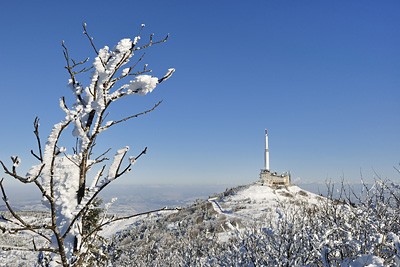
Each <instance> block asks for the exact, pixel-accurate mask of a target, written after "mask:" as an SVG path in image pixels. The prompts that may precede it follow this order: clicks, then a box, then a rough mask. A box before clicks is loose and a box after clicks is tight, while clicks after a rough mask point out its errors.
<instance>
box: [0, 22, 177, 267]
mask: <svg viewBox="0 0 400 267" xmlns="http://www.w3.org/2000/svg"><path fill="white" fill-rule="evenodd" d="M143 27H144V24H142V27H141V30H140V32H139V34H138V36H136V37H135V38H133V40H131V39H122V40H120V41H119V42H118V44H117V45H116V46H114V48H113V49H110V48H109V47H108V46H105V47H104V48H102V49H100V50H97V49H96V46H95V45H94V43H93V38H92V37H90V35H89V34H88V32H87V29H86V24H83V30H84V34H85V35H86V36H87V37H88V39H89V42H90V45H91V46H92V47H93V49H94V51H95V53H96V57H95V59H94V62H93V66H91V67H89V68H88V67H85V64H86V63H87V61H88V60H89V58H87V59H85V60H83V61H75V60H74V59H73V58H72V57H70V54H69V51H68V49H67V47H66V45H65V43H64V42H62V47H63V52H64V56H65V59H66V67H65V68H66V70H67V71H68V74H69V77H70V78H69V81H68V87H69V88H70V89H71V90H72V93H73V94H74V95H75V96H76V102H75V103H74V104H73V105H72V106H71V107H68V106H67V104H66V101H65V98H64V97H63V98H61V99H60V107H61V109H62V110H63V111H64V112H65V118H64V119H63V120H61V122H59V123H57V124H55V125H54V127H53V129H52V131H51V133H50V135H49V137H48V139H47V142H46V144H45V145H44V147H43V146H42V143H41V140H40V137H39V119H38V118H36V119H35V121H34V133H35V136H36V138H37V143H38V152H34V151H31V153H32V155H33V156H35V158H36V159H37V160H39V161H40V163H39V164H38V165H35V166H33V167H32V168H31V169H30V171H29V172H28V173H27V174H26V176H20V175H19V174H17V168H18V165H19V163H20V158H18V157H11V159H12V164H13V165H12V167H7V166H6V164H4V163H3V162H2V161H0V163H1V165H2V167H3V169H4V171H5V173H6V174H8V175H10V176H12V177H14V178H15V179H17V180H19V181H20V182H22V183H33V184H35V185H36V187H37V188H38V189H39V190H40V192H41V194H42V195H43V202H44V204H45V205H46V206H47V207H48V209H49V213H50V216H51V217H50V220H49V223H45V224H44V225H43V224H42V225H33V224H30V223H29V222H27V221H25V220H24V219H23V218H22V217H20V216H19V215H18V214H16V213H15V212H14V211H13V209H12V207H11V205H10V203H9V201H8V199H7V196H6V192H5V190H4V187H3V180H2V181H1V182H0V185H1V189H2V194H3V199H4V201H5V203H6V205H7V207H8V209H9V210H10V212H11V214H12V215H13V217H14V218H13V219H12V220H11V219H7V218H3V219H4V220H7V221H8V222H9V223H10V227H9V228H3V229H2V230H3V232H4V231H7V232H9V233H18V232H20V231H33V232H35V233H36V234H37V235H38V238H44V239H46V240H47V241H48V246H46V247H37V246H36V244H35V241H34V240H33V247H34V249H35V250H36V251H39V252H41V253H42V254H43V255H45V256H44V260H43V261H42V264H44V265H47V264H48V265H50V266H54V265H57V264H61V265H63V266H81V265H84V264H85V258H87V257H89V256H90V255H89V254H90V253H91V250H90V247H91V246H92V244H93V242H94V240H95V239H96V236H97V235H98V231H99V230H100V228H101V226H102V225H104V224H107V223H111V222H113V221H116V220H120V219H123V218H113V219H108V218H106V217H105V218H103V220H101V221H100V223H99V225H98V226H97V227H93V226H91V227H89V228H88V227H87V225H85V223H86V222H85V217H86V216H87V214H88V213H89V211H90V210H91V209H92V208H93V204H95V203H94V202H95V200H96V198H97V196H98V194H99V193H100V192H101V191H102V190H103V189H104V188H105V187H106V186H108V185H109V184H110V183H111V182H112V181H114V180H115V179H117V178H118V177H120V176H122V175H123V174H125V173H127V172H129V171H130V168H131V167H132V165H133V164H135V162H136V161H137V160H138V159H139V158H140V157H141V156H142V155H143V154H145V153H146V149H147V148H145V149H144V150H143V151H141V152H140V153H139V154H138V155H137V156H131V157H129V159H128V160H127V162H128V163H126V166H123V160H124V159H125V158H126V157H127V153H128V151H129V147H128V146H126V147H124V148H121V149H119V150H118V151H116V153H115V155H114V157H113V159H112V160H111V164H110V165H109V167H108V168H107V167H106V165H103V166H101V167H100V168H99V171H98V172H97V173H96V174H95V175H91V174H90V170H91V169H93V167H94V166H95V165H96V164H103V163H104V162H105V161H107V160H108V159H107V157H106V154H107V153H108V152H109V150H107V151H105V152H104V153H102V154H100V155H94V152H93V148H94V146H95V144H96V140H97V137H98V136H99V134H101V133H102V132H103V131H105V130H108V129H109V128H111V127H113V126H114V125H116V124H120V123H122V122H125V121H127V120H130V119H132V118H136V117H138V116H141V115H144V114H146V113H149V112H151V111H153V110H154V109H155V108H157V106H158V105H160V103H161V101H160V102H159V103H157V104H156V105H155V106H154V107H152V108H151V109H148V110H146V111H143V112H141V113H138V114H134V115H132V116H129V117H125V118H121V119H119V120H114V121H106V117H107V115H108V109H109V107H110V106H111V104H113V103H115V102H117V101H118V100H119V99H121V98H123V97H126V96H130V95H139V96H143V95H146V94H148V93H151V92H152V91H153V90H154V89H155V88H156V86H157V85H158V84H159V83H161V82H163V81H165V80H167V79H168V78H169V77H170V76H171V75H172V73H173V72H174V71H175V70H174V69H172V68H171V69H168V70H167V72H166V74H165V75H164V76H163V77H162V78H157V77H154V76H151V75H149V73H150V72H151V70H150V69H148V67H147V64H144V65H142V66H141V68H140V69H139V64H140V62H141V61H142V59H143V56H144V54H143V55H142V56H141V57H139V58H138V59H137V60H136V61H135V62H134V63H133V64H132V65H130V66H128V67H125V66H126V65H127V64H128V63H129V62H130V61H131V59H132V57H133V56H134V54H135V53H136V52H137V51H139V50H143V49H147V48H149V47H150V46H152V45H154V44H158V43H163V42H165V41H166V40H167V38H168V35H167V37H165V38H164V39H162V40H160V41H156V42H154V41H153V34H151V35H150V39H149V41H148V42H146V43H145V44H144V45H139V41H140V39H141V37H140V35H141V32H142V29H143ZM88 71H92V73H91V78H90V84H89V85H88V86H86V87H85V86H84V85H83V84H82V83H81V82H80V81H78V78H77V76H78V75H79V74H82V73H85V72H88ZM123 81H125V83H123ZM120 83H122V85H120V86H119V84H120ZM68 126H72V127H73V131H72V134H73V138H76V139H77V145H76V148H74V149H73V153H70V154H67V153H66V148H65V147H63V146H62V145H61V144H60V137H61V135H62V134H64V132H65V130H66V128H67V127H68ZM133 216H134V215H133ZM125 218H126V217H125ZM87 229H91V231H88V230H87ZM49 233H50V234H49Z"/></svg>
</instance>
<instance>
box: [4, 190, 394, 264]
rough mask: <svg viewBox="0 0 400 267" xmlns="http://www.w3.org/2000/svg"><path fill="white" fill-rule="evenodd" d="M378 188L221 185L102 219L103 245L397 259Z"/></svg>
mask: <svg viewBox="0 0 400 267" xmlns="http://www.w3.org/2000/svg"><path fill="white" fill-rule="evenodd" d="M383 189H384V188H383V187H379V186H378V185H377V186H375V187H373V188H372V189H370V191H369V192H368V194H369V195H370V196H372V193H374V195H375V196H377V197H375V198H372V197H369V198H368V199H367V200H368V201H366V202H365V203H364V202H360V205H359V206H357V207H355V206H354V204H351V205H349V204H346V203H345V201H343V200H341V201H337V200H333V199H330V198H325V197H322V196H319V195H316V194H313V193H311V192H308V191H305V190H303V189H301V188H300V187H298V186H295V185H291V186H282V187H279V188H271V187H268V186H261V185H260V184H257V183H254V184H250V185H246V186H239V187H236V188H229V189H227V190H226V191H225V192H223V193H219V194H214V195H213V196H210V197H209V198H208V199H201V200H196V201H195V202H194V203H193V204H191V205H187V206H186V207H183V208H182V210H180V211H164V212H158V213H153V214H150V215H146V216H141V217H135V218H132V219H130V220H127V221H121V222H119V223H114V224H112V225H107V226H105V227H104V228H103V231H102V233H101V234H102V236H103V237H105V238H106V240H107V243H104V245H103V249H104V250H105V251H107V253H108V255H109V258H110V261H109V262H110V263H109V265H110V266H166V265H172V266H267V265H268V266H286V265H288V266H353V267H355V266H388V265H391V266H398V265H396V264H400V239H399V228H400V219H399V212H398V206H397V209H396V206H395V204H396V203H395V202H393V201H394V200H393V198H391V199H388V200H386V199H385V200H382V198H379V197H378V196H382V195H383V194H384V192H383V191H382V190H383ZM394 189H396V188H394ZM394 189H393V188H391V189H390V190H391V191H390V192H392V195H393V192H396V194H397V195H395V194H394V196H398V191H399V190H397V191H394ZM385 194H386V193H385ZM385 196H387V194H386V195H385ZM392 204H393V205H392ZM391 205H392V206H391ZM397 205H398V202H397ZM378 207H379V208H378ZM5 216H7V215H5ZM24 216H27V217H29V216H30V217H29V218H30V220H40V218H39V217H38V216H36V215H35V214H34V213H29V214H27V213H26V214H24ZM2 223H5V222H1V223H0V226H1V224H2ZM24 240H25V242H24ZM31 240H32V236H28V235H23V234H18V235H17V236H13V239H10V237H9V236H5V235H0V244H1V245H2V246H3V247H12V246H18V247H19V248H24V247H25V248H32V241H31ZM35 241H36V238H35ZM35 257H36V253H35V252H32V251H30V252H29V251H16V252H15V251H13V252H10V251H2V252H1V253H0V266H31V265H32V264H33V263H34V261H35ZM24 264H25V265H24Z"/></svg>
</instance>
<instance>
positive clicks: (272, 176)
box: [260, 169, 290, 185]
mask: <svg viewBox="0 0 400 267" xmlns="http://www.w3.org/2000/svg"><path fill="white" fill-rule="evenodd" d="M260 183H261V184H262V185H264V184H265V185H288V184H290V174H288V173H286V172H285V173H283V174H277V173H276V172H270V171H269V170H266V169H263V170H261V172H260Z"/></svg>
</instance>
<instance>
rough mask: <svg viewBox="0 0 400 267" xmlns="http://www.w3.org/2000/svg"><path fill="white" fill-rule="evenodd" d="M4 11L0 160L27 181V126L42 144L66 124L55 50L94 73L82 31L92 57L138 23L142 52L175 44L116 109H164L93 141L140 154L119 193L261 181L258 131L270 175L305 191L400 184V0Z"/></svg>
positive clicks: (7, 6) (43, 6) (100, 4)
mask: <svg viewBox="0 0 400 267" xmlns="http://www.w3.org/2000/svg"><path fill="white" fill-rule="evenodd" d="M1 10H2V16H0V23H1V27H0V47H1V49H0V90H1V105H0V114H1V115H2V116H1V124H0V128H1V131H0V140H1V142H0V158H1V159H2V160H4V161H6V162H8V157H9V156H10V155H18V156H20V157H21V158H22V165H21V168H20V169H21V172H22V173H24V172H26V170H27V169H28V168H29V166H30V165H31V164H36V162H35V159H34V158H33V157H32V156H31V155H30V153H29V151H30V149H32V148H34V149H36V143H35V138H34V135H33V134H32V130H33V127H32V122H33V120H34V118H35V116H39V117H40V119H41V137H42V139H43V141H44V140H45V138H46V137H47V135H48V134H49V133H50V130H51V127H52V125H53V124H55V123H57V122H59V121H60V120H61V119H62V118H63V117H64V114H63V112H62V111H61V110H60V109H59V107H58V98H59V97H61V96H67V99H68V101H69V104H71V103H72V97H71V92H70V90H69V89H68V88H67V87H66V85H67V80H68V78H69V77H68V74H67V72H66V70H65V69H64V66H65V59H64V57H63V54H62V48H61V41H62V40H65V43H66V45H67V46H68V48H69V51H70V54H71V55H72V57H74V58H75V59H77V60H82V59H84V58H86V57H90V60H89V61H92V59H93V58H94V57H95V54H94V52H93V51H92V49H91V47H90V44H89V42H88V41H87V39H86V37H85V36H84V35H83V34H82V26H81V23H82V22H86V23H87V25H88V31H89V33H90V35H91V36H93V37H94V43H95V45H96V46H97V48H101V47H103V46H105V45H108V46H110V47H113V46H114V45H115V44H116V43H117V42H118V41H119V40H120V39H122V38H127V37H130V38H132V37H134V36H135V35H136V34H137V33H138V31H139V29H140V25H141V24H142V23H144V24H146V27H145V29H144V32H143V34H142V36H143V39H142V41H143V42H146V41H147V37H148V35H149V34H150V33H154V34H155V36H154V38H155V39H161V38H164V36H165V35H166V34H167V33H170V38H169V40H168V42H166V43H164V44H161V45H158V46H155V47H152V48H151V49H149V50H148V51H147V54H146V57H145V59H144V62H145V63H148V64H149V66H150V67H151V68H152V69H153V74H154V75H155V76H162V75H163V74H164V73H165V72H166V70H167V69H168V68H171V67H173V68H175V69H176V72H175V74H174V75H173V77H172V78H171V79H169V80H168V81H167V82H165V83H163V84H161V85H160V86H159V87H157V88H156V90H155V91H154V92H153V93H151V95H147V96H144V97H140V96H134V97H131V98H127V99H124V100H123V101H122V102H121V103H120V105H119V106H117V105H116V106H114V107H112V108H111V112H112V113H111V115H110V116H114V117H113V118H122V117H124V116H127V115H130V114H135V113H138V112H140V111H142V110H144V109H147V108H150V107H152V106H153V105H154V104H155V103H156V102H157V101H158V100H164V102H163V103H162V104H161V106H159V108H158V109H157V110H155V111H154V112H152V113H150V114H148V115H146V116H143V117H141V118H138V119H135V120H131V121H129V122H127V123H125V124H124V125H119V126H117V127H116V128H114V129H110V130H109V132H107V133H105V134H104V136H103V138H102V139H100V140H98V151H102V150H103V149H106V148H107V147H112V148H113V149H114V151H113V153H114V152H115V150H116V149H119V148H121V147H123V146H126V145H129V146H130V147H131V152H132V155H137V154H138V153H139V152H140V151H141V150H142V149H143V148H144V147H145V146H148V154H147V155H146V156H145V157H143V158H141V159H140V161H139V162H137V164H136V166H135V168H134V170H133V172H132V173H130V174H129V175H127V176H125V177H121V178H120V180H121V181H120V182H124V183H141V184H144V183H151V184H168V183H172V184H176V183H185V184H202V183H203V184H216V183H217V184H246V183H249V182H252V181H256V180H257V179H258V175H259V172H260V169H261V168H263V166H264V158H263V153H264V129H265V128H268V132H269V141H270V144H269V148H270V166H271V170H273V171H277V172H283V171H288V170H290V171H291V173H292V177H293V178H295V179H297V178H299V179H300V180H301V181H303V182H307V181H310V182H324V181H325V180H326V179H327V178H332V179H333V180H340V178H341V177H342V176H344V178H345V179H346V180H348V181H354V182H357V181H359V179H360V170H361V172H362V173H363V177H364V179H366V180H368V179H372V178H373V177H374V175H375V174H374V172H376V173H377V174H379V175H380V176H382V177H383V178H386V177H387V178H392V179H397V180H399V177H400V175H399V174H398V173H396V171H395V170H394V168H393V166H397V167H398V164H399V162H400V153H399V151H400V141H399V136H400V135H399V133H400V123H399V119H400V116H399V115H400V104H399V99H400V90H399V86H400V17H399V14H400V2H399V1H391V0H385V1H365V0H362V1H361V0H359V1H349V0H342V1H341V0H336V1H311V0H304V1H297V0H296V1H294V0H293V1H267V0H262V1H215V0H214V1H208V0H205V1H175V0H170V1H132V0H130V1H115V2H114V1H18V0H16V1H3V3H2V4H1ZM139 55H140V54H139ZM84 82H85V85H87V82H88V80H86V81H84ZM67 152H68V151H67ZM69 152H71V151H69ZM110 156H112V154H111V155H110ZM4 177H5V176H4ZM10 179H11V178H9V179H8V181H9V180H10Z"/></svg>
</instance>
